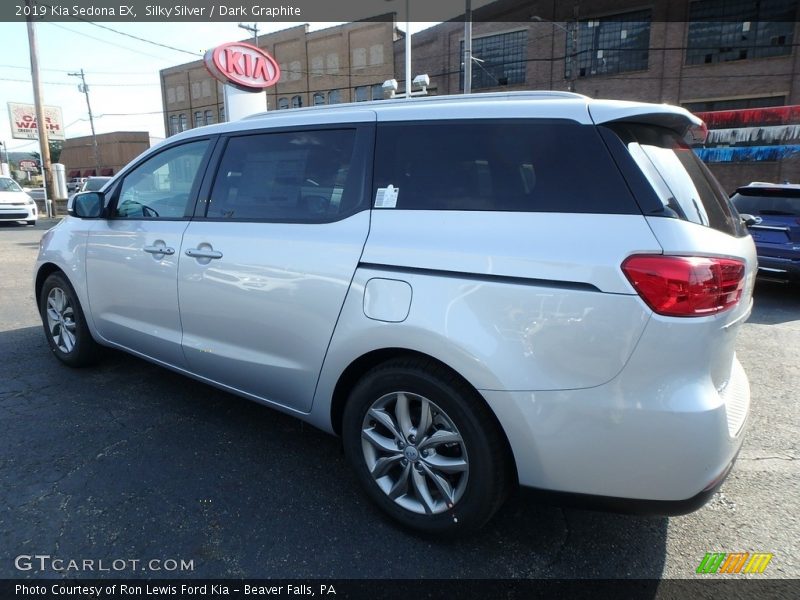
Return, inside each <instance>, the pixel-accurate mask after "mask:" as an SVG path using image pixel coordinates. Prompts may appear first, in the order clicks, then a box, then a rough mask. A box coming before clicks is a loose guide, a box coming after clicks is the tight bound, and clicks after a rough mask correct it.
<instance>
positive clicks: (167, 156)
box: [114, 140, 208, 219]
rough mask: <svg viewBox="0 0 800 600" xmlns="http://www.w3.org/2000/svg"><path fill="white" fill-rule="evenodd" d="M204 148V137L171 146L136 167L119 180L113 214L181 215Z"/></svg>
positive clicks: (127, 216) (131, 216) (130, 216)
mask: <svg viewBox="0 0 800 600" xmlns="http://www.w3.org/2000/svg"><path fill="white" fill-rule="evenodd" d="M207 148H208V140H198V141H196V142H191V143H188V144H183V145H181V146H175V147H174V148H170V149H168V150H165V151H164V152H161V153H159V154H157V155H156V156H153V157H152V158H150V159H148V160H146V161H145V162H144V163H142V164H141V165H139V166H138V167H136V168H135V169H134V170H133V171H131V172H130V173H129V174H128V175H126V176H125V179H124V180H123V182H122V187H121V188H120V192H119V199H118V201H117V205H116V209H115V211H114V217H116V218H118V219H159V218H160V219H179V218H182V217H183V216H184V215H185V214H186V212H187V205H188V203H189V200H190V197H191V191H192V188H193V186H194V184H195V180H196V179H197V176H198V172H199V170H200V165H201V164H202V163H203V156H204V155H205V152H206V149H207Z"/></svg>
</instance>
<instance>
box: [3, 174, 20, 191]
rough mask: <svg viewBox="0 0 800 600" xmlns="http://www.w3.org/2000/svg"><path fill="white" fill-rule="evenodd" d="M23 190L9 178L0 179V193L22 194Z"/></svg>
mask: <svg viewBox="0 0 800 600" xmlns="http://www.w3.org/2000/svg"><path fill="white" fill-rule="evenodd" d="M21 191H22V188H21V187H19V185H18V184H17V182H16V181H14V180H13V179H9V178H8V177H0V192H21Z"/></svg>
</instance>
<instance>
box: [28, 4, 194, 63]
mask: <svg viewBox="0 0 800 600" xmlns="http://www.w3.org/2000/svg"><path fill="white" fill-rule="evenodd" d="M40 4H41V5H42V6H47V7H48V8H51V9H52V8H53V7H52V5H49V4H47V3H46V2H40ZM69 17H70V18H71V19H73V20H75V21H81V22H83V23H88V24H89V25H93V26H94V27H99V28H100V29H105V30H107V31H111V32H112V33H116V34H117V35H124V36H125V37H129V38H131V39H134V40H136V41H139V42H144V43H145V44H151V45H153V46H158V47H160V48H166V49H167V50H173V51H175V52H183V53H184V54H189V55H191V56H202V55H203V54H202V53H201V52H192V51H190V50H184V49H183V48H176V47H175V46H170V45H169V44H162V43H161V42H154V41H153V40H148V39H145V38H143V37H139V36H138V35H133V34H132V33H126V32H124V31H119V30H118V29H114V28H112V27H108V26H107V25H101V24H100V23H95V22H94V21H90V20H89V19H84V18H82V17H77V16H75V15H69ZM51 24H52V23H51ZM82 35H86V34H82ZM87 37H90V36H87Z"/></svg>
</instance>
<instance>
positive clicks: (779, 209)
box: [731, 193, 800, 217]
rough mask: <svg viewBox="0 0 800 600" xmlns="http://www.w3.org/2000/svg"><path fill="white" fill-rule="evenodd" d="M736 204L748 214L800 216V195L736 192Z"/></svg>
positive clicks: (734, 201)
mask: <svg viewBox="0 0 800 600" xmlns="http://www.w3.org/2000/svg"><path fill="white" fill-rule="evenodd" d="M731 199H732V200H733V204H734V206H736V210H738V211H739V212H740V213H742V214H747V215H762V214H763V215H785V216H792V217H800V196H794V197H792V196H789V195H786V196H782V195H779V194H769V195H766V194H764V195H760V194H755V195H751V194H750V193H748V194H746V195H745V194H734V196H733V198H731Z"/></svg>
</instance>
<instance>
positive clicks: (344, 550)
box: [0, 327, 667, 579]
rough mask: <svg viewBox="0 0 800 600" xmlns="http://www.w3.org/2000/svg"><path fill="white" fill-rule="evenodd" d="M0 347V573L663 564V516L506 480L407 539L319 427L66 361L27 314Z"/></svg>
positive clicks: (109, 364)
mask: <svg viewBox="0 0 800 600" xmlns="http://www.w3.org/2000/svg"><path fill="white" fill-rule="evenodd" d="M0 354H2V355H3V356H8V357H9V361H8V363H7V364H6V365H5V368H6V371H5V372H6V373H8V374H10V376H9V377H7V378H4V379H2V380H0V421H2V422H3V423H4V431H5V432H6V433H5V434H4V436H3V438H4V439H3V440H2V441H0V456H3V457H4V461H3V463H4V467H3V468H2V469H0V530H2V531H4V532H5V533H4V543H3V550H0V555H4V554H8V557H7V558H9V560H4V558H6V557H4V556H0V577H9V576H19V575H20V574H19V573H16V572H14V571H12V570H11V566H9V565H12V564H13V560H11V559H12V558H13V556H15V555H16V554H17V553H19V552H20V551H21V549H22V548H23V547H25V548H28V549H29V550H31V551H32V552H33V551H35V552H38V553H52V554H54V555H55V554H58V555H61V556H68V557H78V558H82V557H87V556H91V557H106V558H107V559H108V560H113V559H114V558H118V557H128V558H137V559H142V560H144V559H149V558H156V557H161V558H173V559H181V558H183V559H186V560H193V561H194V568H193V570H192V572H191V573H181V572H174V573H163V572H161V573H158V574H157V575H158V577H163V576H168V577H181V576H183V577H189V576H191V577H196V578H206V577H275V578H286V577H292V578H304V577H322V578H345V579H347V578H486V579H497V578H504V579H510V578H540V577H552V578H606V579H614V578H651V577H652V578H657V577H659V576H660V575H661V574H662V572H663V569H664V561H665V555H666V537H667V520H666V519H658V518H643V517H629V516H621V515H614V514H604V513H595V512H590V511H582V510H571V509H561V508H558V507H553V506H547V505H542V504H535V503H533V502H532V501H531V499H530V498H529V497H528V495H527V494H526V493H525V492H518V493H516V494H514V495H513V496H512V497H511V498H510V499H509V501H508V502H507V503H506V504H505V505H504V506H503V507H502V508H501V510H500V511H499V512H498V514H497V515H496V517H495V518H494V519H493V520H492V521H491V522H490V523H489V524H488V525H487V526H485V527H484V528H483V529H482V530H481V531H480V532H479V533H478V534H476V535H473V536H471V537H468V538H466V539H458V540H449V541H447V540H441V539H437V538H430V537H421V536H419V535H415V534H412V533H409V532H408V531H406V530H403V529H401V528H399V527H397V526H395V525H394V524H393V523H392V522H390V521H389V520H388V519H387V518H385V517H384V516H383V514H382V513H381V512H380V511H379V510H378V509H377V508H376V507H374V506H373V504H372V503H371V502H370V501H369V500H368V499H367V498H366V496H365V495H364V494H363V493H362V492H361V491H360V490H359V489H358V487H357V482H356V479H355V477H354V476H352V474H351V472H350V469H349V467H348V465H347V463H346V461H345V459H344V456H343V454H342V452H341V445H340V443H339V440H338V439H337V438H335V437H332V436H330V435H327V434H325V433H323V432H320V431H318V430H316V429H314V428H312V427H310V426H308V425H305V424H304V423H302V422H301V421H299V420H297V419H295V418H292V417H290V416H287V415H284V414H281V413H278V412H276V411H274V410H271V409H268V408H266V407H264V406H261V405H259V404H256V403H253V402H249V401H246V400H243V399H240V398H238V397H236V396H233V395H230V394H227V393H224V392H221V391H218V390H216V389H214V388H211V387H209V386H207V385H204V384H202V383H199V382H196V381H194V380H191V379H188V378H186V377H183V376H181V375H178V374H175V373H173V372H171V371H168V370H166V369H162V368H160V367H157V366H154V365H151V364H149V363H147V362H145V361H142V360H139V359H136V358H133V357H131V356H128V355H126V354H123V353H121V352H116V351H111V350H109V351H107V352H105V353H104V357H103V359H102V361H101V363H100V364H99V365H97V366H96V367H92V368H87V369H69V368H67V367H64V366H62V365H61V364H60V363H58V361H56V360H55V358H54V357H53V356H51V354H50V351H49V349H48V347H47V344H46V342H45V339H44V336H43V334H42V332H41V329H40V328H38V327H29V328H24V329H17V330H12V331H4V332H0ZM54 540H57V541H55V542H54ZM70 575H71V576H74V577H97V576H98V575H99V574H98V573H96V572H88V573H84V572H77V573H70ZM112 575H113V576H117V577H121V576H124V577H148V576H152V574H148V572H146V571H145V572H132V573H131V572H125V573H113V574H112ZM45 576H46V574H45ZM53 576H55V575H53Z"/></svg>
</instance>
